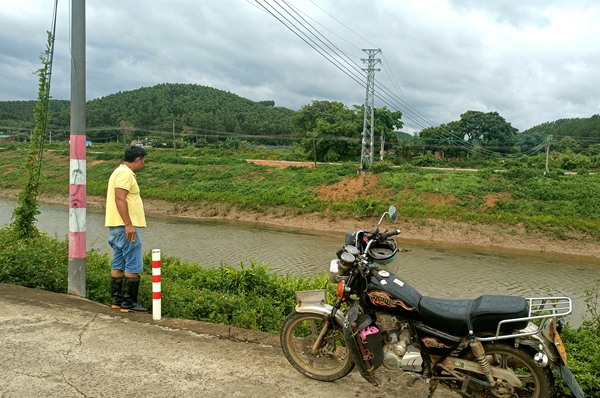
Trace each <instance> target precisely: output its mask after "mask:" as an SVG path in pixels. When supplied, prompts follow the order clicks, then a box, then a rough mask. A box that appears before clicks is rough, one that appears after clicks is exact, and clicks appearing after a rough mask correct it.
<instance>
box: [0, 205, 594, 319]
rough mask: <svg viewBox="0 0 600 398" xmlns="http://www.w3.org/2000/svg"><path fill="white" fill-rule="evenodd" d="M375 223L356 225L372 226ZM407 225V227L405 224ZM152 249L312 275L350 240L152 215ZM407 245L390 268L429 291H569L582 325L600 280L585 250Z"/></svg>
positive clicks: (49, 214)
mask: <svg viewBox="0 0 600 398" xmlns="http://www.w3.org/2000/svg"><path fill="white" fill-rule="evenodd" d="M15 205H16V203H15V202H14V201H9V200H5V199H0V225H3V224H6V223H9V222H10V217H11V214H12V209H13V208H14V206H15ZM41 212H42V213H41V214H40V215H39V216H38V227H39V228H40V229H41V230H43V231H45V232H48V233H50V234H55V235H57V236H58V237H60V238H64V237H66V236H67V235H68V209H67V208H66V207H63V206H52V205H42V206H41ZM371 227H372V226H370V225H357V228H363V229H368V228H371ZM398 227H400V228H401V227H402V226H398ZM106 240H107V231H106V229H105V228H104V214H103V213H102V212H99V211H94V210H88V213H87V242H88V249H90V248H95V249H98V250H100V251H102V252H110V248H109V246H108V244H107V243H106ZM142 240H143V245H144V248H145V250H147V251H149V250H151V249H155V248H158V249H161V252H162V253H163V255H168V256H175V257H179V258H181V259H182V260H185V261H189V262H194V263H199V264H201V265H203V266H218V265H219V264H221V263H225V264H230V265H236V264H239V262H240V261H241V262H243V263H245V264H249V262H250V261H256V262H262V263H265V264H270V266H271V269H272V270H273V271H275V272H278V273H282V274H295V275H311V274H323V273H326V272H327V269H328V264H329V261H330V260H331V259H332V258H333V257H334V256H335V251H336V250H337V249H338V248H339V247H340V246H341V245H342V243H343V233H322V232H320V233H312V232H310V231H300V230H294V229H290V228H274V227H270V226H269V227H266V226H263V225H258V224H253V223H243V222H232V221H222V222H221V221H219V222H217V221H204V220H188V219H178V218H172V217H153V216H149V217H148V228H146V229H144V230H142ZM398 242H399V243H400V246H401V247H402V248H403V249H405V250H407V251H405V252H403V253H399V254H398V256H397V258H396V260H394V262H393V263H391V264H389V265H388V266H387V269H389V270H390V271H391V272H394V273H396V274H397V275H399V276H400V277H401V278H403V279H404V280H405V281H406V282H408V283H410V284H411V285H413V286H414V287H415V288H417V289H418V290H419V291H420V292H421V293H422V294H423V295H428V296H436V297H443V298H464V299H469V298H475V297H477V296H479V295H481V294H510V295H522V296H525V297H539V296H548V295H565V296H568V297H571V298H572V299H573V301H574V311H573V315H571V318H570V322H571V323H572V324H573V325H575V326H577V325H579V324H580V323H581V319H582V316H583V313H584V312H585V310H586V306H585V301H584V298H585V293H584V292H585V291H586V289H590V288H592V287H593V286H594V283H595V281H596V280H600V264H599V261H598V259H593V258H588V257H584V256H570V255H558V254H545V253H532V252H526V251H509V250H500V249H497V250H488V249H480V248H472V247H461V246H450V245H440V244H424V243H422V242H414V241H413V242H410V241H404V240H402V239H398Z"/></svg>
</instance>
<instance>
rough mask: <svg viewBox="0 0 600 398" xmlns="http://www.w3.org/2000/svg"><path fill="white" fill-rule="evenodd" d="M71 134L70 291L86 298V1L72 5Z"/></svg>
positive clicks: (75, 0) (79, 0)
mask: <svg viewBox="0 0 600 398" xmlns="http://www.w3.org/2000/svg"><path fill="white" fill-rule="evenodd" d="M71 15H72V17H71V26H72V35H71V53H72V57H73V61H72V62H71V137H70V141H71V144H70V148H71V149H70V153H71V156H70V159H71V162H70V174H69V176H70V177H69V286H68V292H69V294H74V295H77V296H80V297H85V277H86V168H87V165H86V153H85V151H86V148H85V141H86V135H85V124H86V123H85V82H86V80H85V0H72V6H71Z"/></svg>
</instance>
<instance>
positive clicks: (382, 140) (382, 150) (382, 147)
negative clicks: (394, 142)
mask: <svg viewBox="0 0 600 398" xmlns="http://www.w3.org/2000/svg"><path fill="white" fill-rule="evenodd" d="M380 142H381V151H380V152H379V154H380V156H381V158H380V159H379V160H383V154H384V152H385V134H384V133H383V130H381V140H380Z"/></svg>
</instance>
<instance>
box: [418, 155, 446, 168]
mask: <svg viewBox="0 0 600 398" xmlns="http://www.w3.org/2000/svg"><path fill="white" fill-rule="evenodd" d="M412 165H413V166H417V167H440V166H443V165H444V160H443V159H440V158H437V157H435V156H433V155H432V154H430V153H428V154H427V155H423V156H415V157H414V158H413V160H412Z"/></svg>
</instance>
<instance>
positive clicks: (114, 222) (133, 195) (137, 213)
mask: <svg viewBox="0 0 600 398" xmlns="http://www.w3.org/2000/svg"><path fill="white" fill-rule="evenodd" d="M115 188H122V189H125V190H126V191H128V192H129V193H128V194H127V208H128V209H129V218H131V223H132V224H133V226H135V227H140V228H144V227H145V226H146V216H145V215H144V204H143V203H142V197H141V196H140V187H139V186H138V184H137V180H136V179H135V173H134V172H133V171H132V170H131V169H130V168H129V167H127V166H125V165H124V164H122V165H120V166H119V167H117V168H116V169H115V171H113V173H112V174H111V176H110V178H109V180H108V190H107V192H106V219H105V222H104V226H106V227H118V226H122V225H125V222H124V221H123V218H121V215H120V214H119V211H118V210H117V202H116V201H115Z"/></svg>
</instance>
